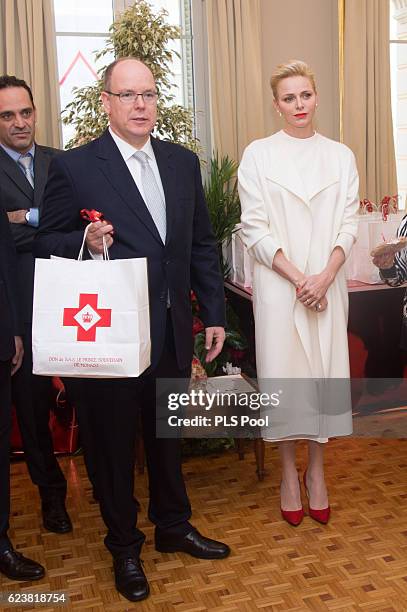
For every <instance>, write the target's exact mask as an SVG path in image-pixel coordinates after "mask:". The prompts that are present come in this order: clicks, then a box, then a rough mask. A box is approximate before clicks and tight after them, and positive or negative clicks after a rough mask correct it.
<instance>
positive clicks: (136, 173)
mask: <svg viewBox="0 0 407 612" xmlns="http://www.w3.org/2000/svg"><path fill="white" fill-rule="evenodd" d="M109 132H110V135H111V137H112V138H113V140H114V141H115V143H116V145H117V148H118V149H119V151H120V153H121V156H122V157H123V159H124V162H125V164H126V166H127V167H128V169H129V171H130V174H131V176H132V177H133V180H134V182H135V183H136V185H137V188H138V190H139V192H140V193H141V196H142V198H143V199H144V193H143V186H142V184H141V178H140V177H141V164H140V162H139V161H137V159H136V158H135V157H133V155H134V153H136V151H144V153H146V155H148V163H149V164H150V168H151V170H152V171H153V174H154V177H155V180H156V181H157V185H158V188H159V190H160V192H161V195H162V197H163V200H164V202H165V194H164V189H163V184H162V182H161V177H160V173H159V171H158V166H157V162H156V159H155V155H154V151H153V146H152V144H151V139H150V138H149V139H148V140H147V142H146V143H145V145H143V146H142V147H141V148H140V149H136V147H133V145H131V144H129V143H128V142H126V141H125V140H123V138H120V136H118V135H117V134H115V133H114V132H113V130H112V128H110V127H109Z"/></svg>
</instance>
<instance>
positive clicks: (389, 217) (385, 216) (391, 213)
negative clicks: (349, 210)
mask: <svg viewBox="0 0 407 612" xmlns="http://www.w3.org/2000/svg"><path fill="white" fill-rule="evenodd" d="M398 201H399V196H398V195H394V196H384V197H383V198H382V199H381V201H380V203H378V204H375V203H374V202H372V201H371V200H369V199H367V198H365V199H363V200H361V201H360V206H359V213H360V218H359V230H358V238H357V240H356V242H355V244H354V247H353V249H352V251H351V254H350V256H349V258H348V260H347V261H346V264H345V273H346V278H347V279H348V280H353V281H359V282H362V283H367V284H382V283H383V280H382V279H381V278H380V273H379V270H378V268H377V267H376V266H375V265H374V264H373V263H372V258H371V252H372V251H373V249H374V248H375V247H376V246H377V245H378V244H381V243H383V244H384V243H392V241H393V240H394V238H395V236H396V234H397V230H398V227H399V225H400V222H401V219H402V218H403V216H404V214H405V211H400V210H398Z"/></svg>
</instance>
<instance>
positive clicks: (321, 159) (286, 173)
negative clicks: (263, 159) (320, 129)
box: [266, 143, 339, 206]
mask: <svg viewBox="0 0 407 612" xmlns="http://www.w3.org/2000/svg"><path fill="white" fill-rule="evenodd" d="M318 149H319V147H318V148H317V154H316V157H315V164H316V165H317V167H315V166H314V168H313V169H312V172H311V174H310V178H311V180H312V188H311V189H310V194H309V195H308V194H307V191H306V189H305V184H304V181H303V180H302V178H301V176H300V173H299V172H298V169H297V165H296V163H295V160H294V159H293V157H292V152H291V150H290V149H289V148H288V147H286V146H284V143H283V144H282V146H281V147H279V148H278V154H275V155H274V154H273V155H272V157H271V159H270V166H269V169H267V172H266V176H267V178H268V179H269V180H270V181H273V182H274V183H277V184H278V185H280V186H281V187H283V188H284V189H286V190H287V191H289V192H290V193H293V194H294V195H295V196H297V197H298V198H299V199H300V200H302V201H303V202H304V203H305V204H306V205H307V206H310V201H311V200H312V199H313V198H314V197H315V196H316V195H318V193H320V192H321V191H323V190H324V189H326V188H327V187H329V186H330V185H333V184H334V183H337V182H338V181H339V168H338V163H337V160H336V159H331V158H330V157H329V156H328V158H327V156H326V151H325V152H324V154H323V155H319V154H318Z"/></svg>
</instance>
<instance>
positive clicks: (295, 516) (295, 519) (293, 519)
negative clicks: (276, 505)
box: [280, 479, 304, 527]
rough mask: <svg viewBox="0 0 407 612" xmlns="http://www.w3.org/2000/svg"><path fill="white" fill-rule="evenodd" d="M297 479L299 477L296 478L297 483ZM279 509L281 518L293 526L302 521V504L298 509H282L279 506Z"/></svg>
mask: <svg viewBox="0 0 407 612" xmlns="http://www.w3.org/2000/svg"><path fill="white" fill-rule="evenodd" d="M299 481H300V479H298V483H299ZM280 486H281V485H280ZM280 510H281V516H282V517H283V519H284V520H285V521H287V523H289V524H290V525H292V526H293V527H298V525H299V524H300V523H301V522H302V519H303V518H304V509H303V507H302V506H301V508H300V509H299V510H283V509H282V508H281V507H280Z"/></svg>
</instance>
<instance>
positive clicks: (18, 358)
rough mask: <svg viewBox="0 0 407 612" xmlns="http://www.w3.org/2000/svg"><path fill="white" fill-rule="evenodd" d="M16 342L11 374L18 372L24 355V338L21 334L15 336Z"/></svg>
mask: <svg viewBox="0 0 407 612" xmlns="http://www.w3.org/2000/svg"><path fill="white" fill-rule="evenodd" d="M14 342H15V345H16V354H15V355H14V357H13V359H12V360H11V376H13V374H15V373H16V372H17V370H18V368H19V367H20V366H21V362H22V361H23V357H24V349H23V340H22V338H21V336H14Z"/></svg>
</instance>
